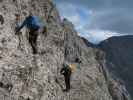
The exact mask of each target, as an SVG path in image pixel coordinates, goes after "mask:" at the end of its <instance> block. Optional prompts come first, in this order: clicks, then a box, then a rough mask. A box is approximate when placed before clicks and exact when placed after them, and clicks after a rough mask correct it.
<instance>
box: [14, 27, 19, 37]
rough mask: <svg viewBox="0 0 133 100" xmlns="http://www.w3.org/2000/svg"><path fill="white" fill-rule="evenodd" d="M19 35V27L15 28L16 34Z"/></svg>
mask: <svg viewBox="0 0 133 100" xmlns="http://www.w3.org/2000/svg"><path fill="white" fill-rule="evenodd" d="M18 33H19V27H16V28H15V34H16V35H17V34H18Z"/></svg>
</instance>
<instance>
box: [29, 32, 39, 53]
mask: <svg viewBox="0 0 133 100" xmlns="http://www.w3.org/2000/svg"><path fill="white" fill-rule="evenodd" d="M37 37H38V29H30V32H29V43H30V45H31V47H32V50H33V54H36V53H37Z"/></svg>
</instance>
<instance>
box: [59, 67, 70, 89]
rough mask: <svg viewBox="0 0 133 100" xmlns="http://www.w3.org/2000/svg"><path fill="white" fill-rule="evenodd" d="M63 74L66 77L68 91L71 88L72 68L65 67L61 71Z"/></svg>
mask: <svg viewBox="0 0 133 100" xmlns="http://www.w3.org/2000/svg"><path fill="white" fill-rule="evenodd" d="M60 73H61V74H62V75H64V78H65V84H66V91H68V90H70V79H71V70H70V68H65V67H63V68H62V69H61V71H60Z"/></svg>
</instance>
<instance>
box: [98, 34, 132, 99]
mask: <svg viewBox="0 0 133 100" xmlns="http://www.w3.org/2000/svg"><path fill="white" fill-rule="evenodd" d="M132 43H133V36H119V37H112V38H109V39H107V40H105V41H103V42H101V43H100V44H99V47H100V48H101V49H102V50H103V51H104V52H105V54H106V56H105V60H106V66H107V69H108V70H109V72H110V74H111V76H112V77H114V78H116V77H118V78H119V79H120V80H122V81H123V82H121V81H120V83H122V84H123V85H125V86H126V88H127V90H128V92H129V93H130V94H131V97H132V98H133V87H132V84H133V77H132V71H133V67H132V66H133V62H132V60H133V52H132V50H133V45H132ZM126 94H128V93H127V92H126Z"/></svg>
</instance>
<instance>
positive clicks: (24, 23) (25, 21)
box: [16, 18, 27, 32]
mask: <svg viewBox="0 0 133 100" xmlns="http://www.w3.org/2000/svg"><path fill="white" fill-rule="evenodd" d="M26 24H27V18H26V19H25V20H24V22H23V23H22V25H20V27H18V28H17V30H16V32H19V31H20V30H21V29H22V28H23V27H24V26H25V25H26Z"/></svg>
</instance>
